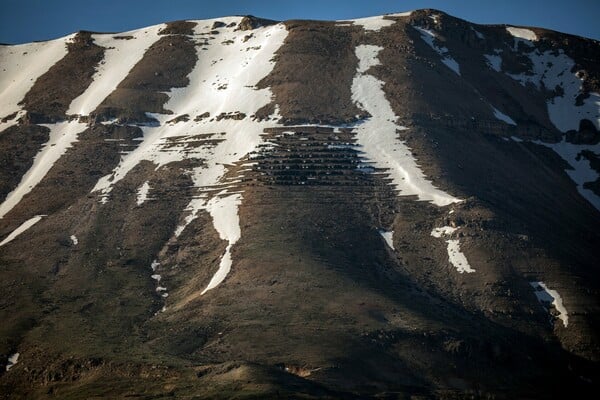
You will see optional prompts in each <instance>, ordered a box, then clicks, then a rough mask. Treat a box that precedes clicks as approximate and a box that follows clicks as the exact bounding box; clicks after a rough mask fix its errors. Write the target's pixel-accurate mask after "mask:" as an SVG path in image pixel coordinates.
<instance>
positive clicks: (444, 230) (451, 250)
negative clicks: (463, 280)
mask: <svg viewBox="0 0 600 400" xmlns="http://www.w3.org/2000/svg"><path fill="white" fill-rule="evenodd" d="M457 229H458V228H453V227H451V226H442V227H441V228H435V229H433V230H432V231H431V236H433V237H436V238H441V237H444V236H451V235H452V234H453V233H454V232H456V230H457ZM446 243H447V244H448V247H447V252H448V259H449V261H450V264H452V265H453V266H454V268H456V270H457V271H458V272H460V273H461V274H462V273H464V272H466V273H471V272H475V270H474V269H473V268H471V265H469V261H468V260H467V257H466V256H465V255H464V253H463V252H462V251H460V243H459V241H458V239H448V240H446Z"/></svg>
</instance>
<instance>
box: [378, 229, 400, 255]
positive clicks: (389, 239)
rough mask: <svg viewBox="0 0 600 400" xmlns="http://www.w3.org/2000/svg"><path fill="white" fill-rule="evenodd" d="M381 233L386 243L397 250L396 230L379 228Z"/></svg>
mask: <svg viewBox="0 0 600 400" xmlns="http://www.w3.org/2000/svg"><path fill="white" fill-rule="evenodd" d="M379 234H380V235H381V237H382V238H383V240H385V243H386V244H387V245H388V246H389V248H390V249H392V250H396V249H395V248H394V231H384V230H383V229H379Z"/></svg>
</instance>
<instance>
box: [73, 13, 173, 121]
mask: <svg viewBox="0 0 600 400" xmlns="http://www.w3.org/2000/svg"><path fill="white" fill-rule="evenodd" d="M164 26H165V25H164V24H159V25H154V26H150V27H147V28H142V29H137V30H133V31H129V32H123V33H120V34H119V36H132V38H130V39H127V40H125V39H115V37H114V36H115V35H114V34H94V35H92V38H93V40H94V43H95V44H97V45H98V46H101V47H104V49H105V50H104V59H103V60H102V61H100V64H99V65H98V67H97V69H96V72H95V73H94V76H93V77H92V79H93V81H92V83H91V84H90V85H89V86H88V87H87V89H86V90H85V91H84V92H83V93H82V94H81V95H80V96H79V97H77V98H76V99H74V100H73V101H72V102H71V105H70V106H69V109H68V110H67V114H77V115H89V113H90V112H92V111H94V110H95V109H96V107H98V106H99V105H100V103H102V101H103V100H104V99H105V98H106V97H107V96H108V95H109V94H111V93H112V92H113V91H114V90H115V89H116V88H117V85H118V84H119V83H120V82H121V81H122V80H123V79H125V77H126V76H127V75H128V74H129V71H131V69H132V68H133V67H134V66H135V65H136V64H137V63H138V62H139V61H140V60H141V59H142V57H143V56H144V54H145V53H146V50H148V48H149V47H150V46H152V44H154V42H156V41H157V40H158V39H159V38H160V36H159V35H158V32H159V31H160V30H161V29H162V28H164Z"/></svg>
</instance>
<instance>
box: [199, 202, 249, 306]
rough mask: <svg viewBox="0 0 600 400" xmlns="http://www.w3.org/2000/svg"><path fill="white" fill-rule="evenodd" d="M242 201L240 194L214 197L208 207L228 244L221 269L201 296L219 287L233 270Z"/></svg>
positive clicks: (220, 233)
mask: <svg viewBox="0 0 600 400" xmlns="http://www.w3.org/2000/svg"><path fill="white" fill-rule="evenodd" d="M241 200H242V198H241V196H240V195H239V194H234V195H231V196H227V197H222V198H220V197H213V198H212V199H211V200H210V201H209V202H208V204H207V205H206V209H207V210H208V212H209V213H210V215H211V217H212V219H213V224H214V226H215V229H216V230H217V232H218V233H219V237H220V238H221V239H223V240H226V241H227V242H228V244H227V248H226V249H225V254H224V255H223V257H221V262H220V263H219V269H218V270H217V272H216V273H215V274H214V276H213V277H212V279H211V280H210V282H209V283H208V286H207V287H206V289H204V290H203V291H202V293H201V294H204V293H206V292H208V291H209V290H211V289H214V288H215V287H217V286H218V285H219V284H220V283H221V282H223V280H224V279H225V278H226V277H227V275H228V274H229V271H230V270H231V247H232V246H233V245H234V244H235V243H236V242H237V241H238V240H239V239H240V237H241V230H240V218H239V216H238V206H239V205H240V203H241Z"/></svg>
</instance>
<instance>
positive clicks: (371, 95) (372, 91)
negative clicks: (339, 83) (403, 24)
mask: <svg viewBox="0 0 600 400" xmlns="http://www.w3.org/2000/svg"><path fill="white" fill-rule="evenodd" d="M381 50H382V48H381V47H378V46H371V45H361V46H357V47H356V56H357V57H358V60H359V64H358V69H357V71H356V72H357V73H356V75H355V77H354V80H353V82H352V100H353V101H354V102H355V103H356V104H357V105H358V107H360V108H362V109H364V110H365V111H367V112H368V113H369V114H371V118H369V119H367V120H365V121H364V122H363V123H361V124H357V126H356V130H357V135H356V138H357V142H358V144H359V145H360V146H361V150H362V151H364V153H365V156H366V158H367V159H368V160H369V161H372V162H373V164H374V165H375V166H376V167H378V168H385V169H387V170H388V171H389V174H390V178H391V179H392V184H393V185H394V186H395V187H396V189H397V190H398V191H399V194H400V195H402V196H410V195H416V196H418V198H419V200H423V201H431V202H432V203H434V204H436V205H438V206H445V205H448V204H450V203H457V202H460V201H461V200H459V199H457V198H455V197H453V196H451V195H449V194H448V193H445V192H444V191H442V190H439V189H437V188H436V187H434V186H433V184H432V183H431V182H429V181H428V180H427V179H426V178H425V176H424V175H423V172H422V171H421V170H420V169H419V166H418V165H417V163H416V160H415V159H414V157H413V156H412V155H411V151H410V149H409V148H408V147H407V146H406V145H405V144H404V143H403V142H402V141H400V140H398V138H397V131H398V130H402V129H406V128H405V127H403V126H400V125H397V124H396V122H395V121H396V119H397V117H396V115H395V114H394V112H393V110H392V108H391V106H390V103H389V102H388V101H387V100H386V98H385V93H384V92H383V89H382V86H383V82H382V81H379V80H377V79H376V78H375V77H374V76H372V75H368V74H366V71H367V70H368V69H369V68H370V67H371V66H373V65H378V64H379V60H378V59H377V55H378V53H379V51H381Z"/></svg>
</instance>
